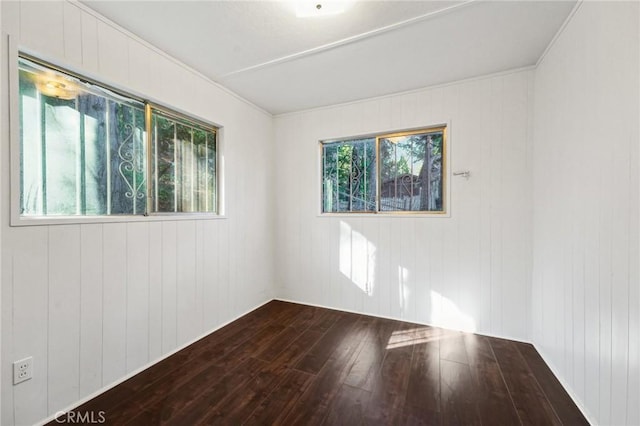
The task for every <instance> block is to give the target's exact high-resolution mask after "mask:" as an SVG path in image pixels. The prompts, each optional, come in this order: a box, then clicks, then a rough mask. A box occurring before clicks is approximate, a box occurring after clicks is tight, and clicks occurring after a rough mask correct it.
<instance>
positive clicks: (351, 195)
mask: <svg viewBox="0 0 640 426" xmlns="http://www.w3.org/2000/svg"><path fill="white" fill-rule="evenodd" d="M376 174H377V172H376V145H375V139H360V140H352V141H340V142H330V143H324V144H323V145H322V181H323V184H322V211H323V212H324V213H336V212H372V211H375V210H376Z"/></svg>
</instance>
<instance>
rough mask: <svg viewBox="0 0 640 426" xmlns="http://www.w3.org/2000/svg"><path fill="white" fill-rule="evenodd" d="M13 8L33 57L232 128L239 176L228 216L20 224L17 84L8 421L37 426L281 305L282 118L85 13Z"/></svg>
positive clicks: (62, 7) (229, 170)
mask: <svg viewBox="0 0 640 426" xmlns="http://www.w3.org/2000/svg"><path fill="white" fill-rule="evenodd" d="M1 7H2V18H3V22H2V28H3V31H4V32H5V33H8V34H10V35H11V37H13V39H14V40H16V41H17V42H18V44H19V45H20V47H21V48H23V49H28V50H29V52H32V53H34V54H36V55H39V56H41V57H43V58H45V59H48V60H51V61H54V62H56V63H58V64H60V65H62V66H67V67H71V68H74V69H75V70H77V71H78V72H81V73H83V74H85V75H89V76H91V77H95V78H97V79H98V80H99V81H103V82H105V83H108V84H111V85H114V86H116V87H120V88H122V89H124V90H127V91H129V92H133V93H135V94H140V95H143V96H145V97H147V98H150V99H151V100H154V101H156V102H160V103H162V104H164V105H166V106H168V107H172V108H176V109H179V110H182V111H184V112H187V113H190V114H193V115H194V116H197V117H201V118H203V119H205V120H208V121H211V122H214V123H217V124H219V125H221V126H222V127H223V136H222V137H223V156H224V158H223V159H222V161H223V162H224V164H225V166H226V173H225V200H224V201H225V213H226V216H227V218H226V219H214V220H187V221H162V222H153V221H145V222H130V223H127V222H120V223H106V224H73V225H52V226H29V227H9V226H8V222H9V191H10V189H13V190H15V189H17V187H16V185H15V183H13V185H12V186H11V188H10V182H9V164H8V149H9V142H10V141H9V136H8V135H9V129H8V123H9V118H8V114H9V112H10V111H9V108H8V105H7V96H6V95H4V94H6V93H8V92H7V88H8V86H7V84H8V83H7V82H6V81H5V80H6V79H5V80H3V84H2V93H3V95H4V96H3V105H2V112H3V116H2V124H1V125H0V128H2V140H1V142H2V152H1V157H2V169H1V170H2V183H3V187H2V191H1V193H2V199H1V206H2V360H3V364H2V378H3V382H2V420H1V423H2V424H3V425H13V424H17V425H25V424H32V423H34V422H36V421H38V420H41V419H44V418H45V417H47V416H49V415H52V414H53V413H55V412H56V411H58V410H61V409H64V408H66V407H68V406H69V405H70V404H73V403H75V402H76V401H78V400H80V399H81V398H84V397H87V396H88V395H90V394H92V393H94V392H96V391H98V390H99V389H102V388H103V387H105V386H108V385H109V384H111V383H113V382H115V381H118V380H121V379H122V378H123V377H125V376H127V375H128V374H130V373H131V372H133V371H136V370H137V369H139V368H141V367H143V366H145V365H147V364H148V363H150V362H152V361H154V360H157V359H159V358H160V357H162V356H164V355H166V354H168V353H171V352H172V351H174V350H176V349H177V348H179V347H181V346H183V345H184V344H186V343H187V342H189V341H191V340H193V339H194V338H196V337H197V336H200V335H202V334H204V333H207V332H209V331H211V330H213V329H215V328H217V327H219V326H220V325H222V324H224V323H226V322H228V321H230V320H232V319H233V318H235V317H237V316H239V315H241V314H243V313H244V312H246V311H248V310H250V309H251V308H253V307H255V306H257V305H260V304H261V303H263V302H265V301H267V300H270V299H272V298H273V295H274V294H273V287H272V268H273V259H272V250H271V247H272V231H271V229H272V221H273V212H272V210H273V209H272V206H271V197H270V196H269V194H270V191H271V187H270V186H269V184H268V181H269V176H270V175H271V165H270V162H269V161H264V159H265V158H269V157H270V156H271V150H270V145H271V140H272V117H271V116H270V115H269V114H267V113H265V112H263V111H261V110H259V109H257V108H256V107H254V106H252V105H250V104H248V103H247V102H245V101H243V100H241V99H239V98H237V97H236V96H234V95H232V94H230V93H229V92H227V91H226V90H224V89H223V88H221V87H219V86H217V85H215V84H213V83H211V82H210V81H208V80H206V79H205V78H203V77H201V76H200V75H198V74H196V73H194V72H192V71H190V70H189V69H187V68H186V67H184V66H183V65H181V64H180V63H178V62H176V61H174V60H173V59H171V58H169V57H168V56H166V55H165V54H162V53H161V52H159V51H157V50H155V49H154V48H152V47H151V46H149V45H147V44H145V43H144V42H142V41H141V40H139V39H137V38H136V37H134V36H132V35H131V34H129V33H127V32H126V31H124V30H122V29H120V28H118V27H117V26H115V25H113V24H112V23H110V22H109V21H107V20H105V19H104V18H101V17H100V16H98V15H97V14H94V13H93V12H91V11H89V10H88V9H86V8H84V7H83V6H82V5H80V4H77V3H74V2H64V1H54V2H48V1H45V2H32V1H23V2H2V5H1ZM2 55H3V56H2V61H1V63H2V64H3V69H7V66H8V65H7V62H6V61H7V55H8V53H7V48H6V40H4V39H3V52H2ZM2 76H3V77H5V76H6V74H5V73H4V72H3V73H2ZM26 356H33V357H34V361H33V362H34V378H33V379H32V380H29V381H27V382H24V383H22V384H20V385H18V386H13V385H12V383H11V382H12V379H11V378H12V371H11V362H12V361H14V360H18V359H21V358H23V357H26Z"/></svg>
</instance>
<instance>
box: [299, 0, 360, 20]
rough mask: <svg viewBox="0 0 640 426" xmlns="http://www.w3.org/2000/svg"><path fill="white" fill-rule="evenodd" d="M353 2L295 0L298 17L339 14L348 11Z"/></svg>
mask: <svg viewBox="0 0 640 426" xmlns="http://www.w3.org/2000/svg"><path fill="white" fill-rule="evenodd" d="M352 4H353V1H338V0H324V1H322V2H318V1H317V0H316V1H312V0H298V1H296V2H295V7H296V16H297V17H298V18H311V17H317V16H329V15H338V14H340V13H344V12H346V11H347V9H349V8H350V7H351V5H352Z"/></svg>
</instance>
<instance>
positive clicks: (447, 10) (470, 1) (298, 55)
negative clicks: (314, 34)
mask: <svg viewBox="0 0 640 426" xmlns="http://www.w3.org/2000/svg"><path fill="white" fill-rule="evenodd" d="M477 1H478V0H467V1H465V2H463V3H459V4H455V5H452V6H449V7H446V8H444V9H439V10H436V11H433V12H429V13H426V14H424V15H420V16H416V17H414V18H409V19H405V20H404V21H400V22H396V23H394V24H390V25H385V26H384V27H380V28H376V29H374V30H371V31H367V32H364V33H360V34H356V35H354V36H351V37H346V38H343V39H341V40H338V41H334V42H331V43H327V44H323V45H322V46H318V47H312V48H311V49H306V50H303V51H301V52H297V53H292V54H290V55H285V56H281V57H280V58H276V59H272V60H270V61H266V62H262V63H259V64H257V65H251V66H249V67H245V68H241V69H239V70H236V71H231V72H229V73H226V74H222V75H220V76H217V77H216V78H218V79H220V80H222V79H225V78H228V77H233V76H235V75H238V74H242V73H245V72H248V71H254V70H258V69H262V68H266V67H269V66H272V65H277V64H281V63H285V62H290V61H293V60H296V59H299V58H304V57H306V56H312V55H315V54H317V53H322V52H326V51H328V50H332V49H335V48H337V47H341V46H345V45H348V44H352V43H355V42H357V41H361V40H366V39H368V38H371V37H374V36H377V35H380V34H384V33H387V32H391V31H394V30H397V29H400V28H404V27H406V26H409V25H411V24H415V23H418V22H422V21H426V20H428V19H431V18H435V17H437V16H441V15H445V14H447V13H450V12H452V11H454V10H456V9H460V8H462V7H465V6H469V5H471V4H474V3H476V2H477Z"/></svg>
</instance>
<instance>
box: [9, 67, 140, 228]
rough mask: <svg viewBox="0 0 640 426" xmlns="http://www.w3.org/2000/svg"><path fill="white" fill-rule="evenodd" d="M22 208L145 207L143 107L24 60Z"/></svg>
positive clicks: (95, 210) (86, 211)
mask: <svg viewBox="0 0 640 426" xmlns="http://www.w3.org/2000/svg"><path fill="white" fill-rule="evenodd" d="M19 71H20V87H19V95H20V96H19V106H20V148H21V172H20V177H21V193H20V201H21V214H22V215H25V216H29V215H30V216H46V215H48V216H51V215H107V214H142V213H144V212H145V202H146V195H145V194H146V168H145V161H146V158H145V157H146V153H145V133H144V128H145V126H144V106H143V104H142V103H139V102H136V101H133V100H130V99H126V98H122V97H120V96H118V95H115V94H113V93H111V92H109V91H108V90H106V89H102V88H100V87H98V86H95V85H91V84H88V83H84V82H81V81H80V80H78V79H75V78H72V77H70V76H67V75H64V74H62V73H58V72H55V71H53V70H51V69H48V68H45V67H43V66H40V65H38V64H36V63H33V62H31V61H28V60H26V59H22V58H21V59H20V62H19Z"/></svg>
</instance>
